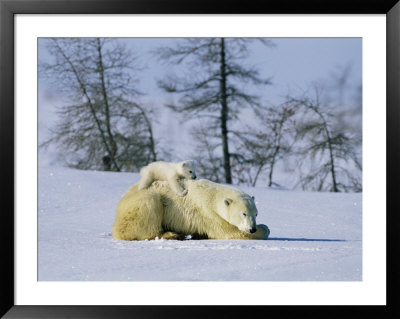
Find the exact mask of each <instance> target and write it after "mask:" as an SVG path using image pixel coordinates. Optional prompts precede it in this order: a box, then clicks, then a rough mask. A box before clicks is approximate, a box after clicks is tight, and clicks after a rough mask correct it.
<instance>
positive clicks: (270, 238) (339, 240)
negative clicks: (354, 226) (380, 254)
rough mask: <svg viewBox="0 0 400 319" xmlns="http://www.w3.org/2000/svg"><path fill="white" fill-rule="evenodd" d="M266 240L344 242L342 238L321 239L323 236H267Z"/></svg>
mask: <svg viewBox="0 0 400 319" xmlns="http://www.w3.org/2000/svg"><path fill="white" fill-rule="evenodd" d="M268 240H279V241H325V242H327V241H328V242H344V241H347V240H344V239H323V238H281V237H269V238H268Z"/></svg>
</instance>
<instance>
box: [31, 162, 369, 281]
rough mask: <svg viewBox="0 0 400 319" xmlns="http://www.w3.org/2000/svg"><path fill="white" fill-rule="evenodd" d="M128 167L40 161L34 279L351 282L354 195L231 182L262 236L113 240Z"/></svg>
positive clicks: (358, 253)
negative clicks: (247, 198)
mask: <svg viewBox="0 0 400 319" xmlns="http://www.w3.org/2000/svg"><path fill="white" fill-rule="evenodd" d="M138 180H139V175H138V174H134V173H112V172H95V171H79V170H73V169H67V168H56V167H40V168H39V190H38V191H39V193H38V206H39V207H38V208H39V210H38V279H39V281H360V280H362V241H361V239H362V232H361V230H362V207H361V203H362V195H361V194H348V193H347V194H344V193H340V194H334V193H311V192H293V191H284V190H270V189H267V190H266V189H265V188H251V187H238V188H240V189H241V190H243V191H245V192H246V193H248V194H250V195H253V196H255V198H256V203H257V208H258V211H259V215H258V218H257V222H258V223H263V224H266V225H268V227H269V228H270V230H271V235H270V238H269V239H268V240H266V241H256V240H250V241H240V240H229V241H228V240H185V241H166V240H151V241H132V242H128V241H118V240H114V239H113V238H112V236H111V226H112V223H113V221H114V215H115V209H116V206H117V204H118V201H119V199H120V198H121V196H122V194H123V193H124V192H125V191H126V190H127V189H128V187H129V186H131V185H132V184H134V183H136V182H137V181H138Z"/></svg>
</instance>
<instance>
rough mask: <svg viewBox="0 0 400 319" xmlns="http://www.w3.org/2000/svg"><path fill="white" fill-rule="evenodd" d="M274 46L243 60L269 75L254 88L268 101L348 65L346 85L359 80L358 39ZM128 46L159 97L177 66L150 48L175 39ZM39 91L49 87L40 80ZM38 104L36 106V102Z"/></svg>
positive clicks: (281, 41)
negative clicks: (160, 83)
mask: <svg viewBox="0 0 400 319" xmlns="http://www.w3.org/2000/svg"><path fill="white" fill-rule="evenodd" d="M270 39H271V41H273V43H274V44H275V47H273V48H268V47H265V46H263V45H261V44H260V43H257V42H255V43H254V44H252V55H251V56H250V58H249V59H248V61H247V63H249V64H250V65H254V66H256V67H257V68H258V69H259V71H260V75H261V76H264V77H272V83H273V84H272V85H271V86H267V87H265V88H262V87H258V88H257V92H258V94H260V95H263V96H264V98H265V99H268V100H270V101H271V102H278V101H277V100H279V99H280V97H282V96H285V95H286V94H287V93H288V91H290V90H296V89H298V88H301V89H305V88H307V87H308V86H309V85H310V83H311V82H314V81H321V80H327V79H329V78H330V77H331V76H332V74H333V73H335V72H337V71H338V70H339V69H340V68H345V67H346V66H347V65H351V72H350V77H349V86H350V87H353V86H359V85H360V84H361V81H362V39H361V38H270ZM44 41H46V40H40V41H39V61H44V60H46V59H48V57H49V56H48V53H47V52H46V49H45V48H44V47H43V43H44ZM120 41H124V42H126V44H127V45H128V47H130V48H131V49H132V51H133V52H134V53H135V54H136V55H137V56H138V57H139V62H140V64H141V65H144V66H146V69H144V70H143V72H141V73H140V74H139V76H140V83H139V87H140V90H141V91H142V92H144V93H145V94H146V95H148V98H149V99H151V97H155V98H156V97H157V100H158V99H159V98H162V97H163V96H164V94H165V93H164V92H162V91H161V90H160V89H159V88H158V87H157V84H156V79H161V78H162V77H163V76H164V75H167V74H171V73H174V74H177V75H179V72H180V71H179V69H178V68H176V67H175V68H174V67H173V66H166V65H163V64H162V63H161V62H160V61H158V60H157V59H156V58H155V57H154V56H153V55H152V54H150V51H151V50H152V49H155V48H157V47H160V46H168V45H173V43H174V42H175V41H179V39H178V38H123V39H120ZM41 84H42V85H40V86H39V90H41V89H43V90H46V89H50V90H51V88H49V87H47V85H44V83H41ZM39 107H40V105H39Z"/></svg>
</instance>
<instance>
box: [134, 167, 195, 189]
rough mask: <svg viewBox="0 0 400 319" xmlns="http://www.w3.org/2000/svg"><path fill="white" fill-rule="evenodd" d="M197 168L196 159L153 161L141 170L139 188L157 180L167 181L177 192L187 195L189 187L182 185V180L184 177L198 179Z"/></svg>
mask: <svg viewBox="0 0 400 319" xmlns="http://www.w3.org/2000/svg"><path fill="white" fill-rule="evenodd" d="M195 169H196V163H195V162H194V161H184V162H179V163H168V162H161V161H159V162H153V163H151V164H149V165H147V166H145V167H143V168H142V169H141V170H140V181H139V190H142V189H144V188H147V187H149V186H150V185H151V183H153V182H154V181H155V180H159V181H167V182H168V183H169V185H170V186H171V188H172V189H173V190H174V191H175V192H176V193H178V194H179V195H181V196H185V195H186V194H187V189H185V188H183V187H182V185H181V182H182V181H183V180H184V179H196V178H197V176H196V172H195Z"/></svg>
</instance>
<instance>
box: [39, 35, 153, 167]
mask: <svg viewBox="0 0 400 319" xmlns="http://www.w3.org/2000/svg"><path fill="white" fill-rule="evenodd" d="M47 49H48V51H49V53H50V54H51V56H52V59H53V61H52V62H47V63H42V64H41V69H40V70H41V71H40V75H41V76H42V77H45V78H46V79H47V80H50V81H51V83H52V85H53V86H55V87H56V88H57V89H59V90H63V91H64V92H66V93H67V94H68V97H69V101H70V103H68V104H67V105H63V106H61V107H59V109H58V115H59V119H60V120H59V122H58V123H57V124H56V126H55V127H54V128H53V129H52V130H51V133H52V136H51V138H50V139H49V140H48V141H46V142H45V143H43V146H46V145H49V144H50V143H56V144H57V145H58V147H59V148H60V150H61V152H62V154H63V157H64V158H65V161H66V162H67V165H69V166H72V167H76V168H81V169H104V170H112V171H121V170H138V169H139V168H140V167H142V166H144V165H146V164H147V163H149V162H151V161H155V160H156V159H157V154H156V150H155V147H156V145H155V141H154V137H153V131H152V126H151V120H150V116H151V110H150V109H149V108H145V107H144V106H142V105H140V104H139V103H138V102H137V98H138V96H139V92H138V91H137V90H136V89H135V82H136V80H135V77H134V76H133V74H135V72H137V71H139V70H140V68H139V67H138V66H137V65H136V59H135V57H134V56H133V55H132V53H131V52H130V51H128V50H127V49H126V47H125V46H124V45H123V44H122V43H121V42H119V41H118V40H117V39H105V38H53V39H48V40H47Z"/></svg>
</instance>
